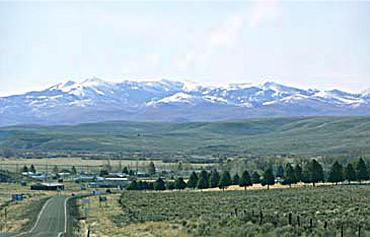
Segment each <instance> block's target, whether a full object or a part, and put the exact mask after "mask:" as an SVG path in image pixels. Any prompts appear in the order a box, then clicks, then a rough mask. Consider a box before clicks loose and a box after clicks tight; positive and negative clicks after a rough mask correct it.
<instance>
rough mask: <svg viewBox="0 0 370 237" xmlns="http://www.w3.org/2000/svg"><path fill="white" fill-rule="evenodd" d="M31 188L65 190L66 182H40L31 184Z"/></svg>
mask: <svg viewBox="0 0 370 237" xmlns="http://www.w3.org/2000/svg"><path fill="white" fill-rule="evenodd" d="M31 190H52V191H61V190H64V184H61V183H39V184H35V185H32V186H31Z"/></svg>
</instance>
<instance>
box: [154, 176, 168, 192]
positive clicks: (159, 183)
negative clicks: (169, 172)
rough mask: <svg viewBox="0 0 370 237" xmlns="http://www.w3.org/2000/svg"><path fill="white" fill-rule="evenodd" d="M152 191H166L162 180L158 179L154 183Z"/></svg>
mask: <svg viewBox="0 0 370 237" xmlns="http://www.w3.org/2000/svg"><path fill="white" fill-rule="evenodd" d="M154 190H157V191H158V190H166V184H165V183H164V181H163V179H161V178H158V179H157V180H156V181H155V182H154Z"/></svg>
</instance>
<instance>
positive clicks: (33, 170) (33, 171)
mask: <svg viewBox="0 0 370 237" xmlns="http://www.w3.org/2000/svg"><path fill="white" fill-rule="evenodd" d="M30 172H32V173H34V174H36V169H35V166H34V165H33V164H32V165H31V168H30Z"/></svg>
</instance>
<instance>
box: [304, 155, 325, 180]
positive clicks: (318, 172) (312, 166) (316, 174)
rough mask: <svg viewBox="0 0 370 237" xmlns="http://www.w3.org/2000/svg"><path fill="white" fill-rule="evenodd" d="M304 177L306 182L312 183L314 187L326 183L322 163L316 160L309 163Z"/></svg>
mask: <svg viewBox="0 0 370 237" xmlns="http://www.w3.org/2000/svg"><path fill="white" fill-rule="evenodd" d="M303 177H304V179H305V180H304V182H309V183H312V185H313V186H315V183H317V182H320V181H324V171H323V169H322V166H321V165H320V163H319V162H317V160H315V159H313V160H312V161H311V162H309V163H307V164H306V166H305V169H304V170H303Z"/></svg>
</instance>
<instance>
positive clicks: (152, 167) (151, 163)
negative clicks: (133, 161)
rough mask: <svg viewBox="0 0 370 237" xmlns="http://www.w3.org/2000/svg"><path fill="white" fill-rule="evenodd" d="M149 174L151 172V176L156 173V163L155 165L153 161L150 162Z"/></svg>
mask: <svg viewBox="0 0 370 237" xmlns="http://www.w3.org/2000/svg"><path fill="white" fill-rule="evenodd" d="M148 174H149V175H150V176H153V175H155V165H154V163H153V161H151V162H150V163H149V165H148Z"/></svg>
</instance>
